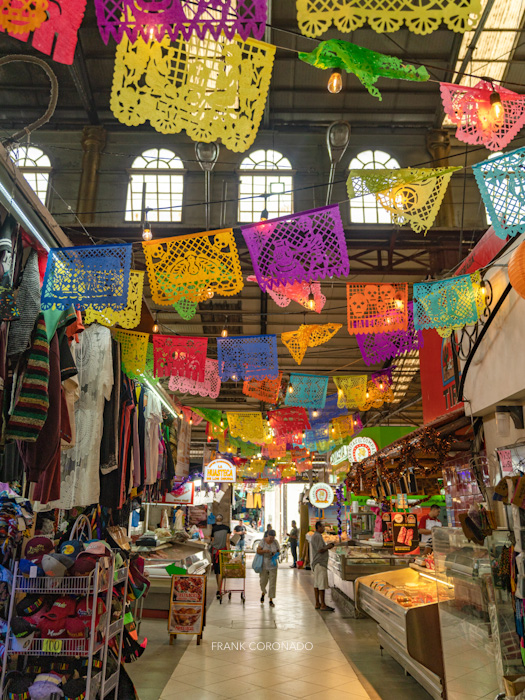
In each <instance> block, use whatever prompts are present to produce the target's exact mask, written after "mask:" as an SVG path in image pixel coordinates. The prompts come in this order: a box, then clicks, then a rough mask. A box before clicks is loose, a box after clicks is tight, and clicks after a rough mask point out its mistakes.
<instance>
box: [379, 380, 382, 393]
mask: <svg viewBox="0 0 525 700" xmlns="http://www.w3.org/2000/svg"><path fill="white" fill-rule="evenodd" d="M379 388H380V389H381V391H383V382H382V381H381V382H380V384H379Z"/></svg>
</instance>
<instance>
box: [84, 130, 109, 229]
mask: <svg viewBox="0 0 525 700" xmlns="http://www.w3.org/2000/svg"><path fill="white" fill-rule="evenodd" d="M105 145H106V130H105V129H104V127H102V126H86V127H84V130H83V131H82V150H83V151H84V155H83V156H82V173H81V176H80V185H79V188H78V200H77V215H78V218H79V219H80V220H81V221H82V223H83V224H92V223H93V221H94V219H95V215H94V214H93V213H92V212H94V211H95V210H96V204H97V187H98V169H99V166H100V157H101V154H102V149H103V148H104V146H105Z"/></svg>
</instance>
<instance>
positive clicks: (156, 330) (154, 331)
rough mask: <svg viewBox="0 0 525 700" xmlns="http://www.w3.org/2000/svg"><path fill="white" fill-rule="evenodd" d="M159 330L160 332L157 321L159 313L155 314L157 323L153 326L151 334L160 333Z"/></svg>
mask: <svg viewBox="0 0 525 700" xmlns="http://www.w3.org/2000/svg"><path fill="white" fill-rule="evenodd" d="M159 330H160V328H159V324H158V321H157V312H155V323H154V324H153V328H152V329H151V332H152V333H158V332H159Z"/></svg>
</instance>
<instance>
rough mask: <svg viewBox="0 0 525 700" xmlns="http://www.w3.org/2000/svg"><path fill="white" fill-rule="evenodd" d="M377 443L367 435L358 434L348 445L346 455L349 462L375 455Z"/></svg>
mask: <svg viewBox="0 0 525 700" xmlns="http://www.w3.org/2000/svg"><path fill="white" fill-rule="evenodd" d="M376 452H377V443H376V442H375V440H372V438H369V437H363V436H359V437H356V438H354V439H353V440H352V441H351V442H350V444H349V445H348V457H347V459H348V460H349V461H350V462H362V461H363V460H364V459H367V458H368V457H371V456H372V455H375V453H376Z"/></svg>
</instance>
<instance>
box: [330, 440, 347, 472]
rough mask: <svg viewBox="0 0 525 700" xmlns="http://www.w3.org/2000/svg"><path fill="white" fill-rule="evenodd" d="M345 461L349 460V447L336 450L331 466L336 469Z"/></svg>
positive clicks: (344, 446)
mask: <svg viewBox="0 0 525 700" xmlns="http://www.w3.org/2000/svg"><path fill="white" fill-rule="evenodd" d="M345 459H348V446H347V445H341V447H338V448H337V450H334V451H333V452H332V454H331V455H330V464H331V465H332V466H333V467H335V466H336V465H337V464H341V462H344V461H345Z"/></svg>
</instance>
